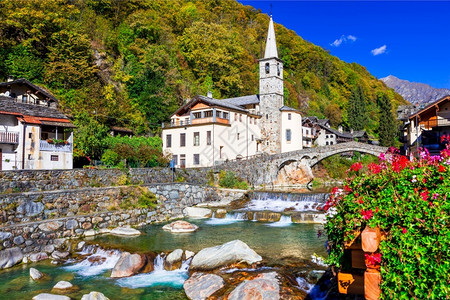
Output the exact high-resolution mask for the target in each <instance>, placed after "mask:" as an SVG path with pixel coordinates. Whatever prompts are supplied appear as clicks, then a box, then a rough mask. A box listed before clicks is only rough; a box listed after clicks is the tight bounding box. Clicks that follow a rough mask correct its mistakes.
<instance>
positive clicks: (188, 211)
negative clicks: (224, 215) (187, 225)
mask: <svg viewBox="0 0 450 300" xmlns="http://www.w3.org/2000/svg"><path fill="white" fill-rule="evenodd" d="M183 214H184V215H185V216H186V217H189V218H195V219H204V218H211V216H212V211H211V210H210V209H209V208H201V207H186V208H185V209H184V210H183Z"/></svg>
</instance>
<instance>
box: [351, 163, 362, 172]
mask: <svg viewBox="0 0 450 300" xmlns="http://www.w3.org/2000/svg"><path fill="white" fill-rule="evenodd" d="M361 169H362V163H360V162H358V163H354V164H353V165H352V166H351V167H350V170H351V171H355V172H358V171H359V170H361Z"/></svg>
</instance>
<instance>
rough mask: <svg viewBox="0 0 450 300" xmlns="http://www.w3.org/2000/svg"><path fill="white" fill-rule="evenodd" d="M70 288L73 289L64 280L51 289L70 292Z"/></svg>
mask: <svg viewBox="0 0 450 300" xmlns="http://www.w3.org/2000/svg"><path fill="white" fill-rule="evenodd" d="M71 288H73V284H71V283H70V282H68V281H64V280H61V281H58V283H57V284H55V286H54V287H53V289H54V290H70V289H71Z"/></svg>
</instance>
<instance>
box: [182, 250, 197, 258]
mask: <svg viewBox="0 0 450 300" xmlns="http://www.w3.org/2000/svg"><path fill="white" fill-rule="evenodd" d="M194 255H195V252H192V251H189V250H186V251H184V259H189V258H191V257H194Z"/></svg>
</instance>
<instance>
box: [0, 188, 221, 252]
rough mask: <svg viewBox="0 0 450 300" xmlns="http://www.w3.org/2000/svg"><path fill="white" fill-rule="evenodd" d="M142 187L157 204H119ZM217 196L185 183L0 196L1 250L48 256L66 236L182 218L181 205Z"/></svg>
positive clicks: (86, 234)
mask: <svg viewBox="0 0 450 300" xmlns="http://www.w3.org/2000/svg"><path fill="white" fill-rule="evenodd" d="M143 190H144V191H145V192H148V191H150V192H152V193H154V194H155V195H156V196H157V198H158V205H157V206H156V208H152V207H149V208H131V209H121V208H120V207H118V206H117V204H118V202H123V201H124V200H126V199H127V197H130V195H133V194H134V195H138V194H139V193H142V191H143ZM217 199H218V192H217V190H216V189H215V188H213V187H208V186H197V185H191V184H186V183H171V184H154V185H146V186H120V187H108V188H82V189H76V190H63V191H50V192H29V193H13V194H3V195H0V209H1V211H2V222H1V224H2V226H0V242H1V246H2V248H10V247H19V248H21V250H22V252H23V253H24V254H27V253H32V252H34V253H36V252H42V251H43V252H46V253H48V254H49V255H50V254H51V253H52V252H53V251H54V250H55V249H57V248H58V247H60V246H61V245H62V244H63V242H64V240H65V239H66V238H74V237H81V236H92V235H95V234H96V233H98V232H100V233H101V232H106V231H107V230H108V229H107V228H111V227H116V226H123V225H127V224H128V225H144V224H149V223H152V222H157V221H167V220H169V219H172V218H176V217H183V209H184V208H185V207H187V206H193V205H195V204H198V203H201V202H208V201H216V200H217Z"/></svg>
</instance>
